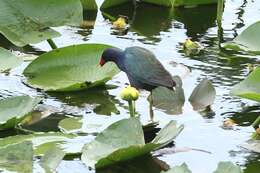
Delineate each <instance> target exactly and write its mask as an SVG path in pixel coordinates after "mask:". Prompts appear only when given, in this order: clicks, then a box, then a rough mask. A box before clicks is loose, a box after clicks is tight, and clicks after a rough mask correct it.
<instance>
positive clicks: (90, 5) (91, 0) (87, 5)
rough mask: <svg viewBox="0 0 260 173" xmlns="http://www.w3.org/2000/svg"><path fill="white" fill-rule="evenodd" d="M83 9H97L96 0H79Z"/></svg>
mask: <svg viewBox="0 0 260 173" xmlns="http://www.w3.org/2000/svg"><path fill="white" fill-rule="evenodd" d="M80 1H81V4H82V6H83V9H84V10H97V8H98V6H97V3H96V0H80Z"/></svg>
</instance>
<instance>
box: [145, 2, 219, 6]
mask: <svg viewBox="0 0 260 173" xmlns="http://www.w3.org/2000/svg"><path fill="white" fill-rule="evenodd" d="M142 1H143V2H147V3H151V4H155V5H160V6H166V7H179V6H197V5H205V4H216V3H217V2H218V0H160V1H158V0H142Z"/></svg>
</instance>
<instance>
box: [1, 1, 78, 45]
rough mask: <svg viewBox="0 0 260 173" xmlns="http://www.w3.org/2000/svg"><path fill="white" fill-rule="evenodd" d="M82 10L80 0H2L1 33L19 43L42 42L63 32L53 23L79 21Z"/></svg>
mask: <svg viewBox="0 0 260 173" xmlns="http://www.w3.org/2000/svg"><path fill="white" fill-rule="evenodd" d="M35 7H40V8H35ZM82 11H83V10H82V6H81V3H80V1H79V0H66V1H57V0H44V1H35V0H0V23H1V25H0V33H1V34H3V35H4V36H5V37H6V38H7V39H8V40H10V41H11V42H12V43H13V44H15V45H16V46H20V47H22V46H25V45H27V44H30V43H32V44H34V43H39V42H40V41H43V40H47V39H50V38H53V37H57V36H59V35H60V34H59V33H58V32H56V31H54V30H53V29H50V28H49V27H55V26H61V25H64V24H70V25H79V24H80V22H81V21H82V18H83V17H82V16H83V15H82Z"/></svg>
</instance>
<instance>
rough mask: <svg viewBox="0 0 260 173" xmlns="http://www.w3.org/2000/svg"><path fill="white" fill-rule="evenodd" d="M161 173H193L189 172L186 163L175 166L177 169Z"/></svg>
mask: <svg viewBox="0 0 260 173" xmlns="http://www.w3.org/2000/svg"><path fill="white" fill-rule="evenodd" d="M161 173H191V171H190V170H189V168H188V166H187V165H186V163H183V164H182V165H180V166H175V167H173V168H171V169H170V170H168V171H166V172H164V171H162V172H161Z"/></svg>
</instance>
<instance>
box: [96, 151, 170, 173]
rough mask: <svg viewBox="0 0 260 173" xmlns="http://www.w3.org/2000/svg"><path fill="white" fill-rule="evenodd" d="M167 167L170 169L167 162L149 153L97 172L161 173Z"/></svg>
mask: <svg viewBox="0 0 260 173" xmlns="http://www.w3.org/2000/svg"><path fill="white" fill-rule="evenodd" d="M167 169H169V166H168V165H167V164H166V163H164V162H162V161H160V160H159V159H156V158H153V157H151V156H150V155H148V156H143V157H139V158H136V159H133V160H130V161H126V162H123V163H120V164H116V165H113V166H110V167H107V168H104V169H98V170H96V173H133V172H134V173H147V172H149V173H160V172H161V171H162V170H167Z"/></svg>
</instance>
